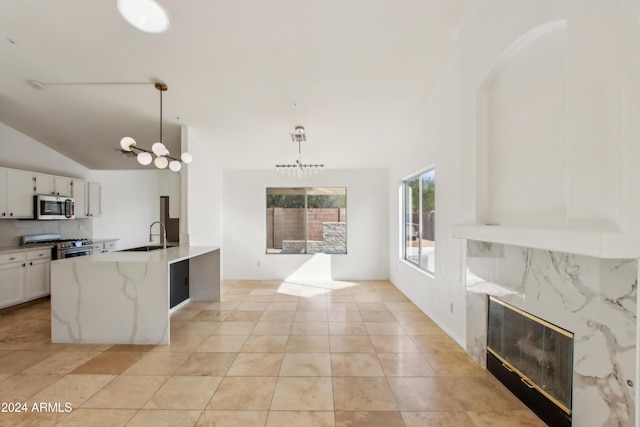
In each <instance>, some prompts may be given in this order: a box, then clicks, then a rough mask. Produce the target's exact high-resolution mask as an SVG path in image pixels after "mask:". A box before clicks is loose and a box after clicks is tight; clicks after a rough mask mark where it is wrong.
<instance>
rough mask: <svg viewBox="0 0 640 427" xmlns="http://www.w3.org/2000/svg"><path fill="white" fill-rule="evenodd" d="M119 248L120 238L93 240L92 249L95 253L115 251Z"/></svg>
mask: <svg viewBox="0 0 640 427" xmlns="http://www.w3.org/2000/svg"><path fill="white" fill-rule="evenodd" d="M117 248H118V240H117V239H114V240H98V241H94V242H93V246H92V247H91V250H92V251H93V253H94V254H99V253H103V252H114V251H115V250H116V249H117Z"/></svg>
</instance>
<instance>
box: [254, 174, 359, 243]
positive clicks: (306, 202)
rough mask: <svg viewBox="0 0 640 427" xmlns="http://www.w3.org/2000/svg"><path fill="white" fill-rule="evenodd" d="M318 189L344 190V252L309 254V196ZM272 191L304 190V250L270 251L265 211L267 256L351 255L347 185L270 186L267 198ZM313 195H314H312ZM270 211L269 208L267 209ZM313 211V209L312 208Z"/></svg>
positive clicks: (266, 191) (266, 188) (267, 190)
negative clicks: (311, 191)
mask: <svg viewBox="0 0 640 427" xmlns="http://www.w3.org/2000/svg"><path fill="white" fill-rule="evenodd" d="M318 188H339V189H343V190H344V210H345V217H344V218H345V219H344V221H341V222H344V224H345V235H344V252H325V251H321V252H307V251H308V248H309V243H308V242H309V233H308V229H307V227H308V213H309V209H310V208H309V200H308V196H309V195H310V194H309V190H314V189H318ZM270 189H274V190H278V189H282V190H304V212H303V232H304V250H303V251H301V252H275V251H269V247H268V243H269V238H268V236H267V227H268V225H267V218H266V215H267V214H266V211H265V220H264V222H263V224H264V226H265V232H264V236H265V245H264V246H265V254H267V255H315V254H323V255H347V254H348V253H349V250H348V248H349V245H348V235H349V233H348V225H347V224H348V220H347V218H348V216H349V214H348V201H347V200H348V197H347V194H348V188H347V186H346V185H308V186H268V187H265V193H264V194H265V196H269V194H268V192H269V190H270ZM311 195H313V194H311ZM267 209H268V207H267ZM311 209H313V208H311ZM337 209H341V208H337Z"/></svg>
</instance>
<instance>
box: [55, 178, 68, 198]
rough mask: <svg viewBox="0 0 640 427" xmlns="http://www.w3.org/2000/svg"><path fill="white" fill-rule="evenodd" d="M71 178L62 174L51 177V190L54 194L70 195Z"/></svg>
mask: <svg viewBox="0 0 640 427" xmlns="http://www.w3.org/2000/svg"><path fill="white" fill-rule="evenodd" d="M71 182H72V179H71V178H66V177H64V176H54V177H53V192H54V194H55V195H56V196H60V197H71V194H72V186H71Z"/></svg>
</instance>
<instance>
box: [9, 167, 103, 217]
mask: <svg viewBox="0 0 640 427" xmlns="http://www.w3.org/2000/svg"><path fill="white" fill-rule="evenodd" d="M36 194H48V195H55V196H59V197H73V198H74V200H75V215H76V218H91V217H99V216H102V186H101V185H100V183H98V182H87V181H85V180H83V179H74V178H68V177H64V176H56V175H48V174H43V173H36V172H29V171H23V170H19V169H10V168H0V219H12V218H33V217H34V211H33V209H34V204H33V196H34V195H36Z"/></svg>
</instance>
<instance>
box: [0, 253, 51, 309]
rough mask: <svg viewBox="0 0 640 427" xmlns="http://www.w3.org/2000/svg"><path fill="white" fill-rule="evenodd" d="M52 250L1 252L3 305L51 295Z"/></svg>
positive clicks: (0, 272) (0, 294) (0, 305)
mask: <svg viewBox="0 0 640 427" xmlns="http://www.w3.org/2000/svg"><path fill="white" fill-rule="evenodd" d="M50 266H51V249H50V248H42V249H34V250H31V251H28V252H24V251H20V252H4V253H2V254H0V308H3V307H8V306H11V305H15V304H20V303H22V302H25V301H28V300H31V299H35V298H40V297H43V296H45V295H49V292H50V283H51V269H50Z"/></svg>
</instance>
